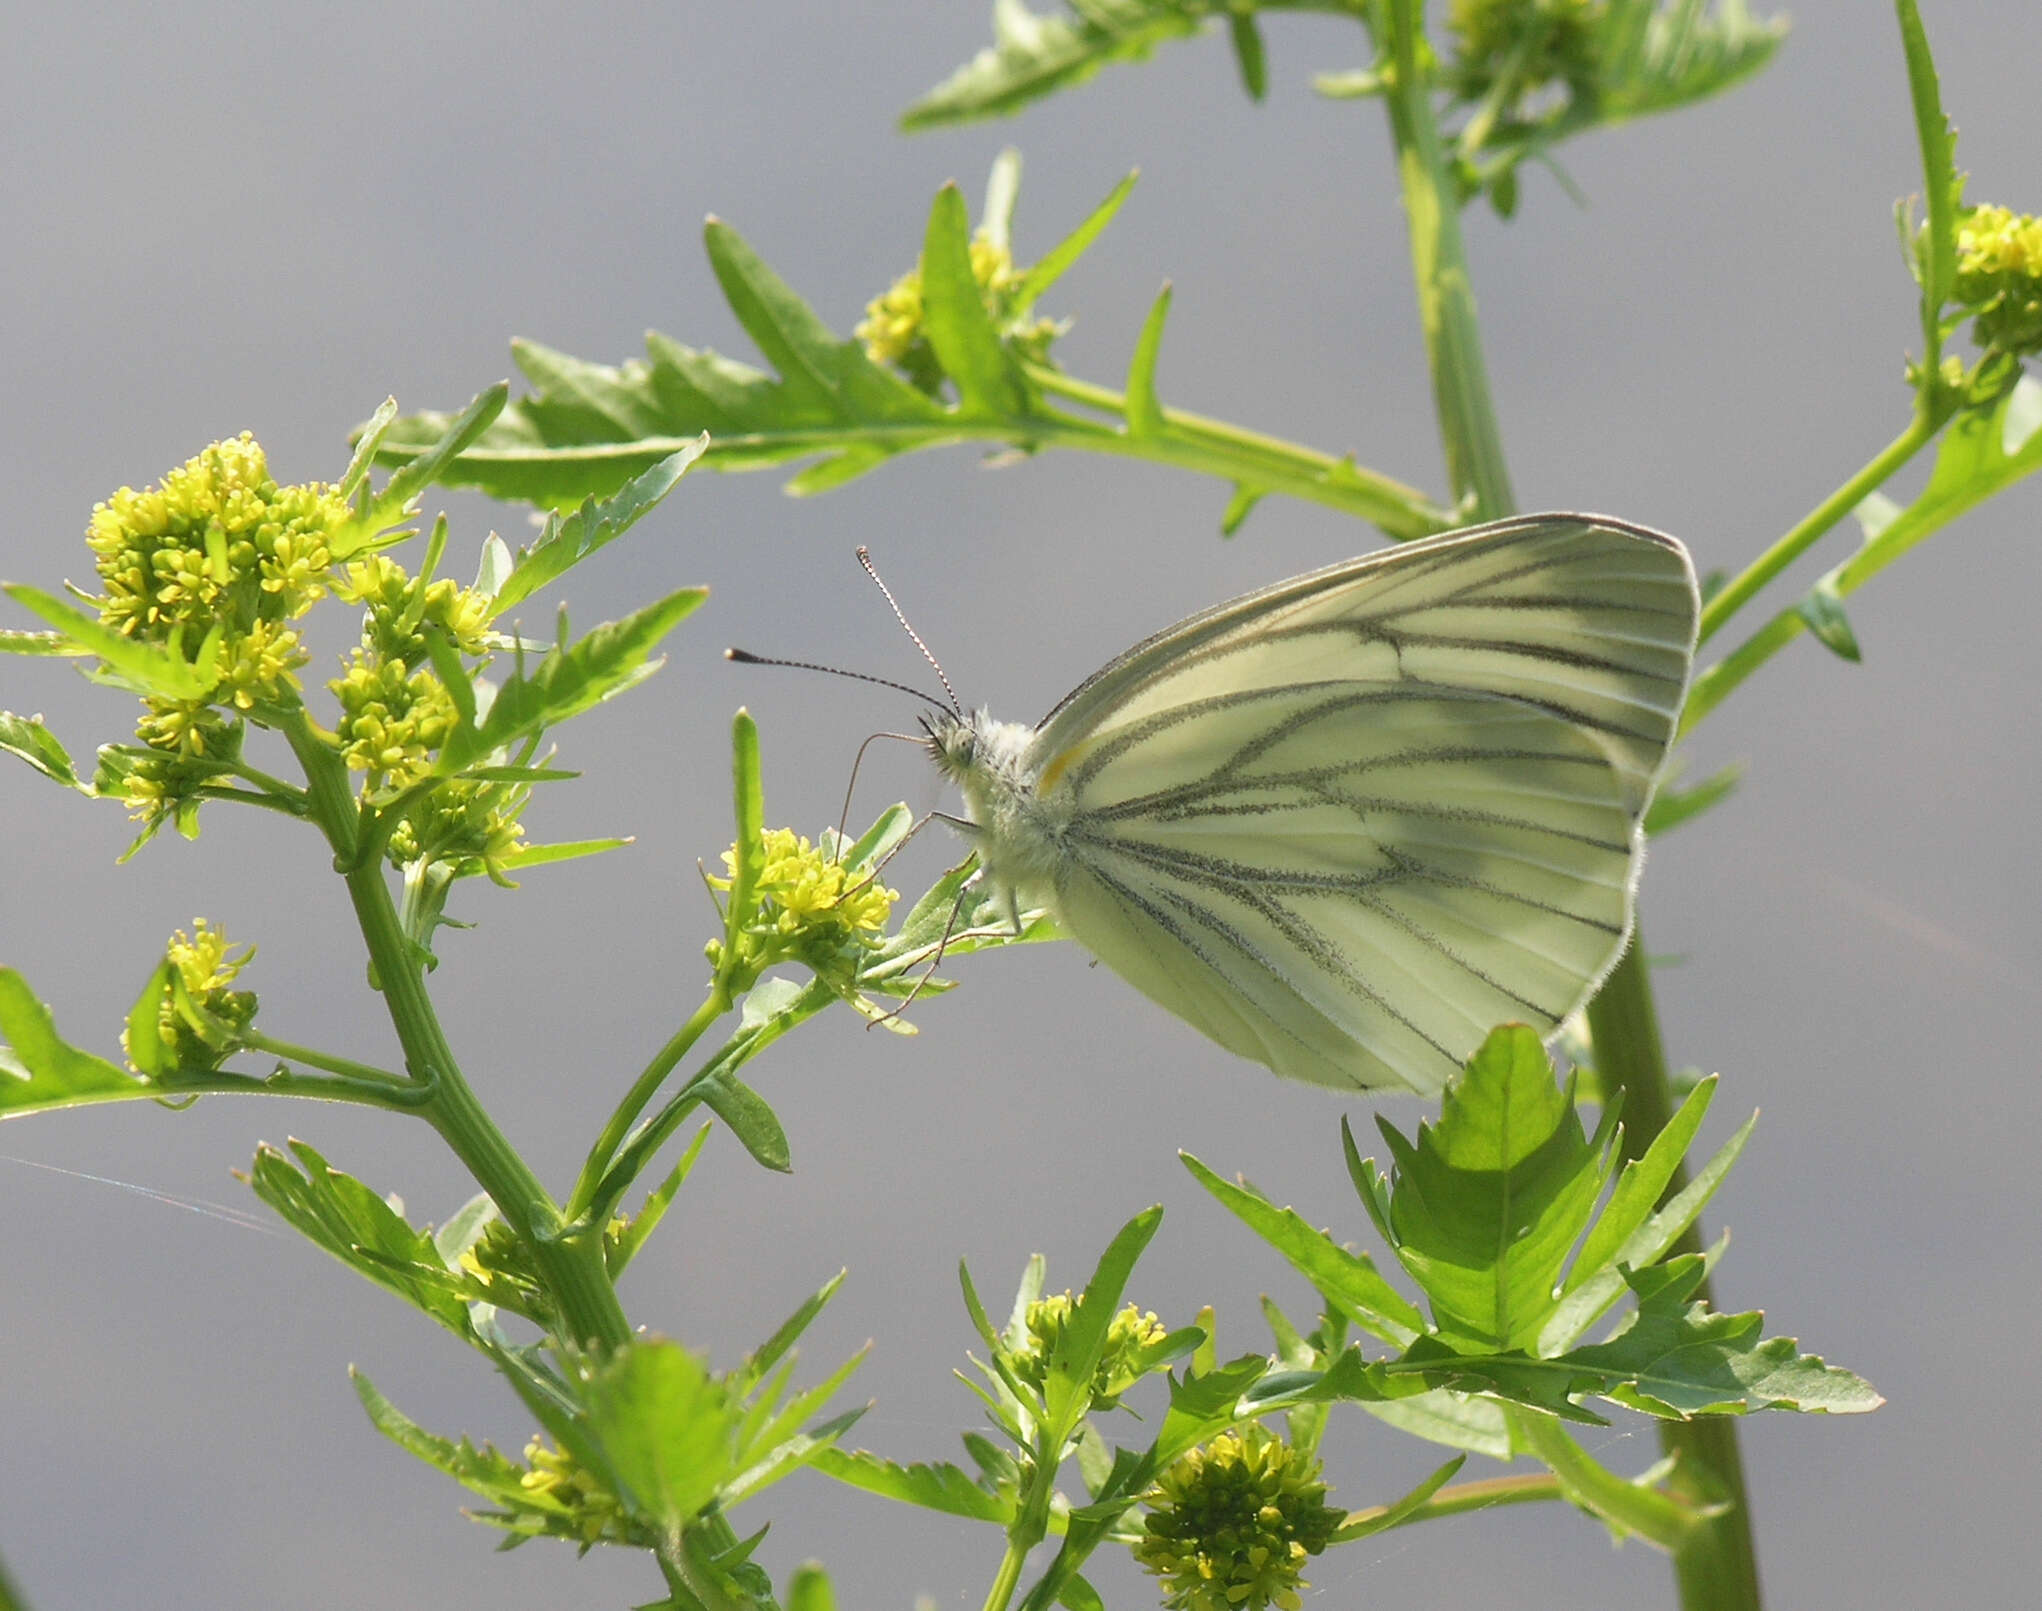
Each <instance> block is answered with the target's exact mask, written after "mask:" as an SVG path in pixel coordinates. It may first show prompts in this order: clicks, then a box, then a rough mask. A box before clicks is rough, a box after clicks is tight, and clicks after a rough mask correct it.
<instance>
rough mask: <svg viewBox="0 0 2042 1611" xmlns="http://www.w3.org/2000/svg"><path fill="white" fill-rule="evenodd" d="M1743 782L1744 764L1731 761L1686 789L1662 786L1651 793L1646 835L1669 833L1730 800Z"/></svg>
mask: <svg viewBox="0 0 2042 1611" xmlns="http://www.w3.org/2000/svg"><path fill="white" fill-rule="evenodd" d="M1743 781H1744V763H1743V762H1742V761H1732V762H1731V763H1730V764H1729V765H1728V766H1726V767H1724V768H1723V769H1722V770H1721V771H1718V772H1712V773H1711V774H1710V775H1709V776H1708V777H1706V778H1704V779H1702V781H1701V782H1699V783H1697V784H1694V785H1693V786H1691V787H1689V788H1685V789H1671V788H1665V787H1662V788H1661V789H1660V790H1659V792H1658V793H1657V794H1655V795H1653V797H1652V805H1651V807H1650V808H1649V809H1648V810H1647V811H1646V813H1645V832H1646V834H1647V835H1648V836H1650V835H1654V834H1662V833H1670V832H1672V830H1674V829H1675V828H1678V827H1679V826H1680V825H1681V824H1682V823H1684V822H1692V821H1694V819H1695V818H1696V817H1699V816H1700V815H1701V814H1702V813H1703V812H1705V811H1710V810H1713V809H1714V808H1715V807H1717V806H1719V805H1721V804H1722V803H1723V802H1724V801H1725V800H1727V799H1729V798H1730V796H1731V795H1733V794H1735V793H1736V792H1737V785H1738V784H1740V783H1742V782H1743Z"/></svg>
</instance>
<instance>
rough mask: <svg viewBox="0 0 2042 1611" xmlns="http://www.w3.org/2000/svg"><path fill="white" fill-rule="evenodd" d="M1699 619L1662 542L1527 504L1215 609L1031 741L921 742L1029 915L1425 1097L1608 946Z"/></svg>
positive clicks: (1275, 1051) (942, 728)
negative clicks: (1526, 509)
mask: <svg viewBox="0 0 2042 1611" xmlns="http://www.w3.org/2000/svg"><path fill="white" fill-rule="evenodd" d="M1699 608H1700V603H1699V598H1698V596H1697V592H1696V587H1695V574H1694V567H1693V565H1692V564H1691V563H1690V561H1689V559H1688V555H1687V551H1686V549H1684V548H1683V547H1682V546H1681V545H1680V543H1679V542H1677V541H1676V540H1675V539H1673V538H1671V537H1667V536H1664V535H1662V534H1661V533H1659V532H1655V531H1648V530H1646V529H1644V528H1643V527H1639V526H1633V525H1629V524H1626V523H1625V522H1623V521H1619V520H1612V519H1608V518H1605V517H1603V516H1600V515H1578V514H1546V515H1531V516H1526V517H1522V518H1518V519H1511V520H1503V521H1498V522H1495V523H1494V524H1491V525H1486V526H1476V527H1471V528H1469V529H1467V530H1464V531H1459V532H1450V533H1447V534H1446V535H1443V536H1439V537H1433V538H1428V539H1425V540H1423V541H1419V542H1412V543H1407V544H1404V545H1402V546H1400V547H1396V548H1390V549H1385V550H1382V551H1380V552H1377V553H1372V554H1369V555H1366V556H1363V557H1362V558H1359V559H1353V560H1348V561H1346V562H1345V563H1342V564H1338V565H1333V566H1330V567H1328V568H1327V569H1324V570H1319V571H1313V572H1311V573H1310V574H1308V575H1305V576H1299V577H1294V578H1292V579H1291V580H1290V581H1286V582H1278V583H1276V584H1275V585H1274V586H1271V587H1265V588H1262V589H1260V590H1259V591H1257V592H1253V593H1249V594H1246V595H1244V596H1242V597H1240V598H1237V599H1232V600H1230V601H1228V602H1227V603H1224V604H1219V605H1215V606H1214V607H1213V608H1211V609H1209V610H1205V611H1202V612H1201V613H1199V614H1197V615H1193V616H1191V617H1189V618H1188V619H1186V620H1183V621H1179V622H1178V623H1177V624H1176V625H1175V626H1172V627H1167V628H1165V629H1164V630H1163V631H1161V632H1159V633H1157V634H1156V635H1155V636H1154V637H1151V638H1148V639H1145V640H1144V641H1143V642H1141V643H1138V644H1136V645H1135V646H1134V647H1133V648H1132V649H1129V650H1128V651H1127V652H1126V653H1125V654H1123V655H1121V656H1119V657H1118V658H1117V659H1115V660H1113V661H1111V662H1109V663H1108V664H1107V665H1105V666H1103V667H1102V668H1100V670H1098V671H1096V672H1094V673H1093V674H1092V675H1091V676H1090V677H1088V678H1086V679H1085V681H1084V682H1082V683H1080V684H1079V685H1078V686H1077V687H1076V688H1075V689H1073V690H1072V691H1071V693H1070V694H1069V695H1068V696H1066V697H1065V699H1064V700H1063V702H1062V703H1061V704H1059V705H1058V706H1057V707H1056V708H1055V709H1054V710H1053V711H1051V712H1050V713H1049V715H1048V716H1047V717H1046V718H1044V720H1043V721H1042V722H1041V723H1040V724H1039V725H1037V726H1035V727H1028V726H1025V725H1022V724H1020V723H1014V722H1000V721H995V720H994V719H993V718H992V717H991V716H990V715H988V714H987V713H986V712H985V711H983V710H981V711H978V712H976V713H974V714H969V715H967V714H966V713H965V712H964V710H963V709H962V708H961V707H957V706H956V705H955V700H954V698H953V701H952V706H953V707H954V708H946V707H943V706H941V705H938V707H937V711H936V712H935V713H934V714H931V715H927V716H925V717H924V718H923V722H922V727H923V731H924V733H925V734H926V746H927V749H928V752H929V754H930V755H931V757H932V758H933V759H934V761H935V763H936V766H937V768H938V769H939V770H940V771H941V772H942V774H943V775H944V776H945V777H946V778H947V779H949V780H950V781H951V782H953V783H955V784H956V785H958V787H959V788H960V789H961V791H962V793H963V795H964V800H965V808H966V815H965V817H964V818H962V819H953V820H954V821H955V825H956V826H957V827H958V828H959V829H960V830H961V831H962V832H963V833H965V834H966V836H967V837H968V838H969V840H970V842H971V843H972V844H973V846H974V847H975V849H976V851H977V856H978V862H979V872H978V875H977V876H978V878H979V879H980V880H981V881H982V882H983V884H984V885H985V886H986V887H987V888H988V889H989V890H990V891H991V892H992V893H993V894H995V895H996V896H997V897H999V898H1000V899H1001V901H1002V902H1003V903H1004V905H1005V907H1006V910H1007V911H1008V913H1009V914H1010V916H1011V917H1012V919H1013V921H1014V922H1015V924H1016V926H1017V928H1018V925H1019V921H1020V912H1021V910H1022V908H1023V907H1024V906H1026V907H1029V908H1036V907H1040V908H1042V909H1044V910H1046V911H1047V912H1048V913H1049V914H1050V916H1051V917H1052V918H1053V919H1054V920H1055V922H1056V924H1057V925H1058V927H1059V928H1060V929H1061V930H1062V931H1063V932H1064V933H1066V934H1068V935H1069V936H1071V937H1072V938H1074V939H1076V940H1077V941H1078V943H1079V944H1081V945H1082V946H1084V947H1085V948H1086V949H1087V950H1088V951H1090V952H1091V953H1092V954H1093V955H1094V956H1096V957H1098V958H1099V960H1100V961H1102V962H1104V963H1105V964H1106V965H1107V966H1108V967H1110V968H1112V969H1113V970H1114V971H1115V972H1116V973H1118V974H1119V975H1120V976H1121V977H1122V978H1123V979H1125V980H1126V981H1127V982H1128V983H1129V984H1131V985H1133V986H1134V987H1135V988H1136V989H1137V990H1139V991H1141V992H1142V993H1143V994H1144V995H1146V996H1148V997H1149V998H1150V999H1152V1000H1153V1001H1156V1002H1158V1003H1160V1004H1161V1005H1162V1006H1164V1007H1166V1008H1168V1009H1169V1010H1170V1011H1171V1012H1173V1013H1175V1014H1176V1015H1177V1016H1178V1017H1180V1018H1182V1019H1183V1020H1184V1021H1185V1022H1187V1023H1189V1024H1190V1025H1192V1026H1193V1027H1194V1028H1196V1029H1199V1030H1201V1031H1203V1032H1204V1033H1205V1034H1206V1035H1208V1036H1210V1037H1211V1038H1212V1039H1213V1040H1215V1041H1217V1042H1219V1044H1220V1045H1222V1046H1224V1047H1226V1048H1227V1049H1228V1050H1229V1051H1233V1052H1236V1053H1238V1054H1240V1055H1241V1056H1243V1057H1247V1058H1251V1059H1253V1060H1254V1061H1256V1062H1258V1063H1263V1064H1266V1065H1267V1066H1268V1067H1269V1068H1271V1069H1273V1070H1274V1071H1275V1072H1276V1073H1278V1074H1280V1075H1282V1076H1284V1077H1285V1078H1288V1079H1294V1080H1304V1081H1308V1082H1310V1083H1312V1084H1315V1085H1323V1086H1332V1087H1337V1088H1343V1089H1365V1088H1375V1087H1393V1088H1401V1089H1405V1090H1411V1091H1417V1092H1421V1093H1427V1094H1430V1093H1434V1092H1437V1091H1438V1090H1440V1089H1441V1087H1442V1086H1444V1084H1445V1083H1446V1081H1447V1080H1448V1079H1449V1078H1450V1077H1451V1076H1452V1075H1453V1074H1455V1073H1456V1072H1458V1070H1459V1069H1460V1068H1461V1066H1462V1064H1463V1063H1464V1062H1465V1060H1466V1059H1467V1058H1468V1057H1469V1056H1470V1055H1472V1054H1473V1052H1474V1050H1475V1049H1476V1047H1477V1046H1479V1045H1480V1044H1481V1042H1482V1040H1483V1038H1484V1037H1485V1036H1486V1034H1487V1033H1488V1031H1489V1030H1490V1028H1491V1027H1493V1026H1494V1025H1495V1024H1497V1023H1500V1022H1505V1021H1514V1022H1522V1023H1529V1024H1531V1025H1533V1026H1534V1027H1535V1028H1537V1029H1538V1030H1539V1031H1540V1032H1541V1033H1542V1034H1546V1035H1548V1036H1550V1035H1551V1034H1553V1033H1554V1032H1555V1031H1556V1030H1557V1027H1558V1025H1559V1023H1560V1021H1561V1020H1562V1019H1563V1018H1565V1017H1566V1016H1567V1015H1568V1014H1569V1013H1570V1012H1572V1011H1573V1010H1574V1009H1575V1008H1576V1007H1578V1006H1580V1005H1581V1003H1582V1002H1583V1001H1584V1000H1585V999H1586V998H1587V997H1588V996H1589V995H1590V994H1591V993H1592V992H1593V990H1594V989H1595V987H1596V985H1597V984H1599V983H1600V982H1601V980H1602V978H1603V976H1604V975H1605V974H1606V973H1607V972H1608V971H1609V969H1610V968H1611V967H1612V966H1613V965H1614V964H1615V962H1616V959H1617V957H1618V956H1619V955H1620V954H1621V952H1622V950H1623V947H1624V945H1625V944H1626V942H1627V940H1628V938H1629V935H1630V929H1631V920H1632V905H1633V899H1634V895H1635V891H1636V888H1637V881H1638V873H1639V868H1640V864H1641V860H1642V855H1643V832H1642V829H1641V823H1642V821H1643V818H1644V814H1645V809H1646V807H1647V805H1648V804H1649V803H1650V801H1651V798H1652V791H1653V787H1654V785H1655V783H1656V782H1657V780H1658V777H1659V774H1660V771H1661V769H1662V767H1663V765H1664V763H1665V759H1666V754H1667V750H1668V747H1669V745H1670V744H1671V743H1672V740H1673V735H1674V731H1675V727H1676V724H1677V722H1678V719H1679V714H1680V708H1681V701H1682V699H1683V698H1684V697H1685V694H1686V689H1687V681H1688V674H1689V670H1690V667H1691V665H1692V662H1693V657H1694V648H1695V631H1696V621H1697V616H1698V613H1699ZM916 641H917V642H919V641H920V640H919V639H917V640H916ZM925 652H926V651H925ZM924 697H927V696H924ZM932 703H935V702H934V701H932Z"/></svg>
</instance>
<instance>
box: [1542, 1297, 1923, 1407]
mask: <svg viewBox="0 0 2042 1611" xmlns="http://www.w3.org/2000/svg"><path fill="white" fill-rule="evenodd" d="M1764 1321H1765V1316H1763V1315H1762V1314H1758V1313H1751V1314H1738V1315H1725V1314H1716V1313H1714V1312H1712V1311H1711V1310H1710V1309H1709V1308H1708V1306H1707V1305H1706V1304H1702V1303H1688V1302H1686V1301H1685V1298H1684V1294H1682V1293H1681V1288H1680V1286H1679V1285H1677V1284H1676V1285H1673V1286H1671V1287H1669V1288H1668V1289H1667V1290H1666V1291H1665V1292H1664V1293H1661V1294H1658V1295H1653V1296H1641V1298H1640V1301H1639V1306H1638V1311H1637V1314H1636V1315H1635V1316H1634V1317H1633V1319H1632V1321H1631V1323H1630V1325H1628V1326H1627V1327H1626V1328H1625V1329H1624V1330H1623V1332H1622V1333H1620V1334H1619V1335H1618V1336H1616V1337H1613V1338H1612V1339H1611V1340H1610V1341H1608V1342H1606V1343H1600V1344H1596V1345H1594V1346H1591V1347H1587V1348H1577V1349H1574V1350H1573V1351H1572V1352H1570V1353H1567V1354H1563V1355H1561V1356H1560V1357H1559V1359H1558V1360H1556V1361H1555V1363H1556V1364H1560V1365H1564V1366H1568V1367H1570V1368H1574V1369H1579V1370H1586V1371H1593V1372H1596V1373H1598V1374H1599V1375H1600V1377H1601V1378H1602V1379H1601V1381H1600V1382H1599V1383H1598V1385H1597V1386H1596V1388H1595V1389H1594V1390H1595V1391H1596V1392H1599V1393H1601V1394H1602V1395H1603V1396H1604V1397H1607V1398H1611V1399H1614V1400H1615V1401H1616V1402H1618V1403H1621V1404H1628V1405H1630V1406H1631V1407H1632V1408H1634V1409H1639V1410H1643V1411H1645V1412H1646V1413H1647V1414H1650V1415H1658V1416H1670V1417H1675V1418H1679V1419H1686V1418H1687V1417H1689V1416H1693V1415H1703V1414H1723V1413H1736V1414H1742V1413H1745V1412H1747V1411H1751V1410H1769V1409H1771V1410H1800V1411H1803V1412H1810V1413H1827V1414H1833V1415H1854V1414H1862V1413H1864V1412H1865V1411H1867V1410H1875V1409H1877V1408H1878V1407H1879V1406H1880V1405H1881V1404H1883V1403H1884V1402H1885V1400H1884V1399H1883V1398H1881V1397H1880V1396H1879V1394H1878V1393H1876V1392H1875V1391H1873V1389H1872V1386H1871V1384H1870V1383H1868V1382H1866V1381H1865V1380H1864V1379H1863V1378H1862V1377H1860V1376H1857V1375H1855V1374H1854V1373H1852V1372H1850V1371H1847V1370H1844V1369H1842V1368H1841V1367H1838V1366H1834V1365H1829V1364H1826V1363H1825V1362H1824V1361H1823V1360H1822V1359H1821V1358H1819V1357H1818V1356H1816V1355H1814V1354H1803V1353H1801V1352H1800V1351H1799V1348H1798V1345H1797V1344H1796V1343H1795V1341H1794V1339H1793V1338H1791V1337H1763V1336H1761V1330H1762V1328H1763V1325H1764Z"/></svg>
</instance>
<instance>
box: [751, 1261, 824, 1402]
mask: <svg viewBox="0 0 2042 1611" xmlns="http://www.w3.org/2000/svg"><path fill="white" fill-rule="evenodd" d="M844 1275H845V1272H844V1271H842V1270H839V1271H838V1272H837V1273H836V1274H835V1275H833V1276H831V1277H830V1278H829V1280H827V1281H825V1282H824V1283H823V1284H822V1285H821V1286H820V1287H818V1288H817V1289H816V1290H815V1291H814V1292H812V1293H811V1294H809V1296H808V1297H806V1298H804V1299H803V1300H802V1301H801V1306H800V1307H799V1308H797V1309H796V1310H795V1311H794V1313H792V1314H791V1315H789V1316H788V1317H787V1318H786V1319H785V1320H783V1321H781V1322H780V1324H779V1326H778V1327H776V1328H775V1329H774V1332H773V1335H772V1336H770V1337H768V1338H767V1339H766V1340H765V1341H764V1342H762V1343H760V1344H759V1346H758V1347H756V1348H754V1349H753V1350H752V1351H751V1352H750V1353H749V1354H747V1355H746V1356H745V1362H744V1365H743V1366H742V1367H741V1368H740V1369H738V1370H735V1371H732V1372H731V1374H730V1378H729V1385H730V1387H731V1390H732V1391H733V1392H736V1393H739V1394H749V1393H750V1392H751V1390H752V1389H753V1387H755V1386H756V1385H757V1384H758V1383H759V1381H760V1380H761V1379H762V1378H763V1377H764V1376H765V1374H766V1373H767V1372H768V1371H770V1370H771V1369H772V1368H773V1367H774V1366H775V1365H777V1364H779V1363H780V1361H781V1360H782V1359H783V1358H785V1357H786V1355H787V1352H788V1350H789V1349H791V1348H792V1347H793V1346H794V1345H795V1343H796V1342H798V1341H799V1340H800V1338H801V1334H802V1333H803V1332H804V1331H806V1330H808V1328H809V1326H810V1325H811V1324H812V1323H813V1322H814V1320H815V1317H816V1316H817V1315H819V1314H821V1313H822V1312H823V1308H824V1306H825V1305H827V1304H828V1303H829V1301H830V1299H831V1298H833V1297H835V1296H836V1295H837V1289H838V1288H839V1287H841V1286H842V1285H843V1284H844Z"/></svg>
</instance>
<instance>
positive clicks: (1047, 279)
mask: <svg viewBox="0 0 2042 1611" xmlns="http://www.w3.org/2000/svg"><path fill="white" fill-rule="evenodd" d="M1140 177H1141V170H1140V169H1138V168H1137V169H1135V170H1134V171H1132V172H1130V173H1129V174H1128V176H1127V177H1126V178H1125V179H1123V180H1121V181H1120V183H1119V184H1117V185H1115V186H1114V187H1113V189H1112V191H1111V192H1110V193H1109V194H1108V195H1107V197H1106V199H1105V200H1104V201H1102V202H1101V203H1099V205H1098V206H1096V207H1094V208H1093V209H1092V211H1091V212H1090V213H1088V214H1087V215H1086V217H1085V221H1084V222H1083V223H1081V224H1080V225H1078V227H1077V228H1076V229H1074V230H1072V231H1071V232H1070V234H1068V235H1066V236H1065V237H1064V238H1063V239H1062V240H1060V241H1058V242H1057V243H1056V245H1054V246H1052V247H1051V248H1050V249H1049V250H1048V251H1047V252H1045V253H1043V255H1042V256H1041V257H1040V258H1039V259H1037V261H1036V263H1035V265H1034V266H1033V267H1032V268H1030V269H1029V270H1028V273H1027V275H1026V276H1025V277H1024V278H1023V279H1022V281H1021V286H1020V289H1019V291H1018V292H1017V293H1016V297H1015V300H1016V301H1017V302H1018V303H1019V304H1020V305H1021V306H1022V307H1031V306H1033V305H1034V303H1035V300H1036V299H1037V298H1038V297H1040V296H1041V295H1042V293H1043V292H1045V291H1047V290H1048V289H1049V288H1050V287H1051V286H1052V285H1054V284H1056V282H1057V281H1058V280H1060V279H1062V278H1063V277H1064V272H1065V271H1066V270H1067V269H1069V268H1070V266H1071V265H1072V264H1073V263H1075V262H1077V260H1078V259H1079V258H1081V257H1083V256H1084V255H1085V253H1086V252H1087V251H1088V250H1089V249H1090V248H1091V245H1092V243H1093V242H1094V241H1096V240H1097V239H1098V238H1099V236H1100V235H1101V234H1102V233H1103V232H1104V231H1105V228H1106V226H1107V225H1108V224H1110V223H1112V222H1113V215H1114V214H1115V213H1117V212H1119V211H1120V207H1121V203H1123V202H1124V201H1126V200H1127V198H1128V197H1129V196H1130V195H1132V194H1133V193H1134V183H1135V180H1137V179H1138V178H1140Z"/></svg>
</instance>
